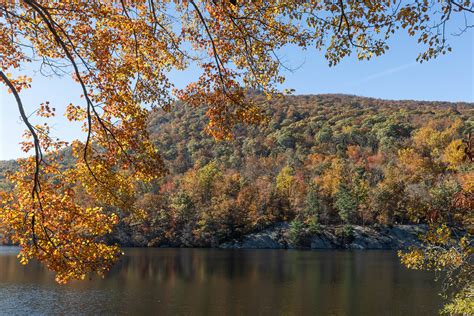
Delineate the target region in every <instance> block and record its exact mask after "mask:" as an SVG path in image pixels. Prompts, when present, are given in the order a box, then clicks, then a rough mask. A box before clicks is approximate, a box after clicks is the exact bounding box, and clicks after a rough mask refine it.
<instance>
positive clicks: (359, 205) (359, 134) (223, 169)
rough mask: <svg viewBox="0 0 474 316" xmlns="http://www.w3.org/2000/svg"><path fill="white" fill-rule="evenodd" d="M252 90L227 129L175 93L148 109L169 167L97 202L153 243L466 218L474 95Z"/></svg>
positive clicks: (467, 221) (468, 221) (463, 221)
mask: <svg viewBox="0 0 474 316" xmlns="http://www.w3.org/2000/svg"><path fill="white" fill-rule="evenodd" d="M251 97H252V98H253V99H255V101H256V102H266V107H265V108H266V109H267V116H266V118H267V120H266V121H265V122H264V123H262V124H260V125H258V126H245V125H238V126H236V127H235V129H234V135H235V136H234V139H233V140H227V141H226V140H221V141H216V140H214V139H212V138H210V137H209V136H208V134H207V133H206V118H205V111H204V110H201V111H199V110H195V109H192V108H190V107H189V106H187V105H186V104H183V103H179V104H177V105H175V106H174V110H173V111H171V112H156V113H152V114H151V115H150V118H149V120H148V131H149V133H150V136H151V140H152V142H153V143H154V144H155V145H156V146H157V147H158V148H159V151H160V153H161V154H162V157H163V160H164V165H165V168H166V169H167V170H168V174H167V175H166V176H164V177H162V178H160V179H157V180H154V181H152V182H150V183H148V184H147V183H143V182H141V181H138V182H135V183H134V185H133V188H134V189H133V191H131V192H132V194H129V193H128V192H127V195H126V200H127V203H128V204H127V205H124V206H123V207H122V208H119V207H114V206H113V205H110V204H107V203H103V204H98V205H100V206H103V207H105V208H110V210H111V211H113V212H115V213H119V214H121V216H122V219H123V220H124V222H125V223H126V225H128V226H129V228H128V229H132V230H134V231H135V233H136V234H138V235H142V236H144V237H145V238H144V239H145V240H149V241H152V242H151V243H150V245H155V246H159V245H163V244H165V245H175V246H183V245H184V246H212V245H217V244H219V243H221V242H223V241H225V240H228V239H231V238H236V237H239V236H241V235H243V234H246V233H249V232H251V231H255V230H259V229H262V228H264V227H266V226H269V225H271V224H274V223H276V222H279V221H293V222H294V223H295V224H294V225H298V224H301V228H302V229H303V230H305V229H306V230H315V231H317V230H318V227H319V226H320V225H321V224H346V225H350V224H360V225H373V224H409V223H411V224H413V223H420V222H421V223H430V222H433V221H442V222H444V223H449V224H450V225H457V226H464V227H469V226H470V225H472V224H474V223H473V222H472V216H471V215H472V214H471V212H470V211H471V210H472V207H473V205H472V193H471V195H470V198H468V197H467V196H466V197H464V199H465V200H466V201H469V200H471V204H468V205H462V204H460V205H457V206H456V205H454V204H453V203H452V200H453V199H455V198H456V197H457V198H463V195H465V194H468V192H469V188H468V187H469V186H470V185H472V181H473V176H474V174H473V169H472V164H470V160H471V159H472V157H469V156H468V155H467V149H468V145H469V142H470V141H471V142H472V140H469V139H468V137H469V134H470V133H472V132H473V131H474V120H473V119H474V104H471V103H448V102H420V101H387V100H379V99H371V98H363V97H356V96H347V95H314V96H312V95H307V96H286V97H279V98H275V99H274V100H272V101H266V100H265V96H264V95H263V94H261V93H253V94H252V95H251ZM64 156H65V157H69V158H68V159H63V164H65V165H66V166H64V167H63V168H65V169H67V167H68V166H67V164H72V163H74V161H73V160H72V159H71V153H70V150H66V151H65V153H64ZM8 166H9V168H10V170H11V171H13V170H14V168H15V164H14V163H12V162H10V163H9V164H8V165H7V164H5V165H4V166H2V168H5V169H6V168H8ZM2 176H3V175H2ZM3 186H4V187H6V186H7V184H3ZM77 191H78V192H81V191H82V190H81V188H80V186H78V187H77ZM117 194H120V192H118V193H117ZM82 198H85V196H83V197H82ZM84 203H87V202H86V201H84ZM96 203H99V202H96ZM139 210H141V211H142V212H144V213H140V212H139ZM121 227H122V228H119V229H123V226H121Z"/></svg>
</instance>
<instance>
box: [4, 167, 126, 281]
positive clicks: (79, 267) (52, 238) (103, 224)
mask: <svg viewBox="0 0 474 316" xmlns="http://www.w3.org/2000/svg"><path fill="white" fill-rule="evenodd" d="M31 166H33V164H32V163H31V161H29V160H26V161H24V162H22V164H21V167H20V171H18V172H17V173H16V174H14V175H12V176H11V181H12V182H13V183H14V185H15V189H16V190H15V192H13V193H11V194H10V195H9V196H7V197H6V198H5V199H2V201H1V205H0V210H1V211H0V220H1V222H2V224H3V225H5V226H6V227H7V228H8V229H9V230H10V231H12V232H13V236H12V240H13V241H14V242H17V243H19V245H20V246H21V248H22V249H21V252H20V255H19V256H20V259H21V260H20V261H21V263H23V264H26V263H27V262H28V261H29V260H30V259H32V258H36V259H38V260H39V261H42V262H44V263H45V264H46V265H47V266H48V268H49V269H51V270H53V271H55V272H56V280H57V281H58V282H59V283H66V282H67V281H68V280H70V279H84V277H85V275H86V274H88V273H90V272H97V273H99V274H103V273H104V272H106V271H107V270H108V269H109V268H110V266H111V264H112V263H113V262H114V261H115V260H116V258H117V256H118V254H119V251H118V248H117V247H116V246H108V245H106V244H105V243H103V242H102V241H100V238H101V237H102V236H104V235H105V234H107V233H109V232H110V231H111V230H112V227H113V226H114V225H115V224H117V220H118V218H117V216H116V215H115V214H110V215H107V214H105V213H104V212H103V210H102V208H99V207H84V206H80V205H78V204H76V202H75V193H74V190H72V188H71V183H74V181H75V179H74V178H75V173H74V172H72V171H70V172H68V173H66V174H64V173H61V172H60V171H59V170H58V169H57V166H55V164H54V163H52V164H51V165H49V166H47V167H45V168H43V173H42V180H43V181H42V182H41V184H42V188H41V193H40V194H39V196H38V197H37V198H36V199H32V198H31V196H30V194H29V193H28V192H31V181H30V174H31V173H32V170H31ZM70 177H71V178H70ZM48 180H49V181H48ZM68 183H69V184H68Z"/></svg>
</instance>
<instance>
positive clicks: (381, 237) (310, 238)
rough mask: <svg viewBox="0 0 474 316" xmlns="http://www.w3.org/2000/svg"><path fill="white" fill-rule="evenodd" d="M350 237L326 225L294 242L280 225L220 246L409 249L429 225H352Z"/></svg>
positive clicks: (286, 226)
mask: <svg viewBox="0 0 474 316" xmlns="http://www.w3.org/2000/svg"><path fill="white" fill-rule="evenodd" d="M351 228H352V232H351V234H350V236H347V235H346V234H344V231H343V229H344V228H343V227H342V226H322V227H321V229H320V232H319V233H316V234H308V235H306V236H303V237H302V238H301V240H300V241H299V242H298V243H296V244H295V243H294V242H290V240H291V238H290V228H289V225H288V223H279V224H277V225H275V226H273V227H270V228H267V229H265V230H263V231H261V232H257V233H253V234H249V235H246V236H244V237H243V238H242V239H240V240H231V241H228V242H224V243H222V244H220V245H219V248H223V249H407V248H409V247H411V246H420V245H421V242H420V240H419V238H418V236H420V235H422V234H423V233H425V232H426V231H427V229H428V226H426V225H394V226H356V225H354V226H351Z"/></svg>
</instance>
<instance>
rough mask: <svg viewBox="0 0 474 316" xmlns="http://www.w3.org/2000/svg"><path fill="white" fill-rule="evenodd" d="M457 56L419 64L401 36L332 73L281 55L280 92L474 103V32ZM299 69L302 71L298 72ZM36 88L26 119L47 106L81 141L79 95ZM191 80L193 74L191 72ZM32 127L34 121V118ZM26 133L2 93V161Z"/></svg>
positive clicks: (58, 82)
mask: <svg viewBox="0 0 474 316" xmlns="http://www.w3.org/2000/svg"><path fill="white" fill-rule="evenodd" d="M450 43H451V46H452V47H453V51H452V52H451V53H449V54H447V55H444V56H440V57H438V58H437V59H434V60H431V61H429V62H426V63H423V64H419V63H416V61H415V60H416V57H417V55H418V52H419V51H420V49H421V47H420V46H418V45H417V43H416V41H415V40H414V39H412V38H408V37H407V36H403V35H402V36H397V37H396V38H395V39H394V40H392V42H391V49H390V50H389V51H388V52H387V53H386V54H385V55H383V56H381V57H376V58H374V59H372V60H370V61H358V60H357V59H356V58H355V56H351V57H349V58H347V59H345V60H343V61H342V62H341V63H340V64H339V65H337V66H335V67H328V63H327V61H326V60H325V59H324V56H323V53H321V52H318V51H316V50H314V49H313V50H311V49H310V50H307V51H301V50H300V49H298V48H294V47H291V48H287V49H285V50H283V51H281V53H280V55H281V57H282V59H283V60H285V61H286V62H287V64H288V65H289V66H291V67H293V68H295V67H297V69H296V70H295V71H293V72H288V71H285V72H284V73H283V74H284V75H285V76H286V82H285V83H284V84H283V85H282V86H281V88H282V89H285V88H292V89H295V93H296V94H319V93H346V94H355V95H360V96H368V97H375V98H382V99H392V100H399V99H411V100H440V101H453V102H456V101H468V102H474V61H473V59H474V57H473V56H474V32H473V31H472V30H471V31H470V32H468V33H465V34H464V35H463V36H462V37H451V38H450ZM298 66H299V67H298ZM23 71H24V72H25V73H26V74H28V75H30V76H32V77H33V83H32V88H31V89H29V90H26V91H22V93H21V96H22V99H23V102H24V104H25V107H26V109H27V113H32V112H33V111H34V109H36V108H37V107H38V105H39V104H40V103H41V102H44V101H49V102H50V104H51V105H52V106H53V107H56V109H57V112H58V116H57V117H56V118H55V119H54V122H53V121H51V125H52V132H53V135H56V136H61V138H62V139H66V140H69V141H70V140H72V139H75V138H82V137H83V134H82V132H81V131H80V128H79V127H78V126H77V125H71V123H69V122H67V120H66V119H65V118H64V117H63V113H64V109H65V107H66V106H67V105H68V104H69V103H71V102H72V103H75V104H78V105H79V104H82V103H83V101H82V100H81V99H80V97H79V96H80V94H81V92H80V89H79V87H78V85H77V84H75V83H74V82H72V80H71V79H70V78H67V77H65V78H44V77H42V76H41V75H39V74H32V73H33V69H29V68H26V69H23ZM191 74H192V71H191ZM191 77H192V76H190V73H189V71H188V72H186V73H174V74H173V78H172V79H173V81H174V83H175V84H176V86H178V87H182V86H184V85H185V84H186V83H187V82H189V80H190V78H191ZM32 119H33V121H34V118H32ZM23 131H24V125H23V124H22V122H21V120H20V118H19V115H18V111H17V107H16V104H15V102H14V99H13V97H12V96H11V95H10V94H8V93H7V91H6V89H5V88H4V87H3V86H1V87H0V160H6V159H13V158H17V157H21V156H24V155H25V154H24V153H23V152H22V151H21V150H20V146H19V145H18V143H19V142H20V141H21V135H22V133H23Z"/></svg>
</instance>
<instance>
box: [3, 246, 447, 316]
mask: <svg viewBox="0 0 474 316" xmlns="http://www.w3.org/2000/svg"><path fill="white" fill-rule="evenodd" d="M124 251H125V256H123V257H122V259H121V260H120V262H119V263H118V264H117V265H116V266H114V268H113V269H112V271H111V272H110V273H109V274H108V275H107V277H106V278H105V279H100V278H97V277H93V278H91V279H89V280H85V281H81V282H78V281H74V282H71V283H70V284H67V285H65V286H64V285H58V284H56V283H55V282H54V274H52V273H51V272H49V271H47V270H46V269H45V268H44V267H43V266H41V265H39V264H36V263H34V262H33V263H30V264H29V265H27V266H22V265H21V264H20V263H19V262H18V259H17V258H16V254H17V252H18V249H17V248H14V247H0V314H13V315H18V314H19V315H23V314H25V315H26V314H28V315H43V314H48V315H50V314H60V315H73V314H86V315H89V314H101V315H104V314H106V315H107V314H130V315H142V314H153V315H364V316H366V315H404V316H407V315H436V314H437V311H438V310H439V308H440V307H441V306H442V305H443V300H442V298H441V297H440V296H439V295H438V291H439V289H440V285H439V284H438V283H436V282H434V281H433V274H432V273H429V272H420V271H411V270H408V269H406V268H404V267H403V266H402V265H401V264H400V263H399V261H398V258H397V255H396V253H395V252H394V251H334V250H331V251H297V250H217V249H125V250H124Z"/></svg>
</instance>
